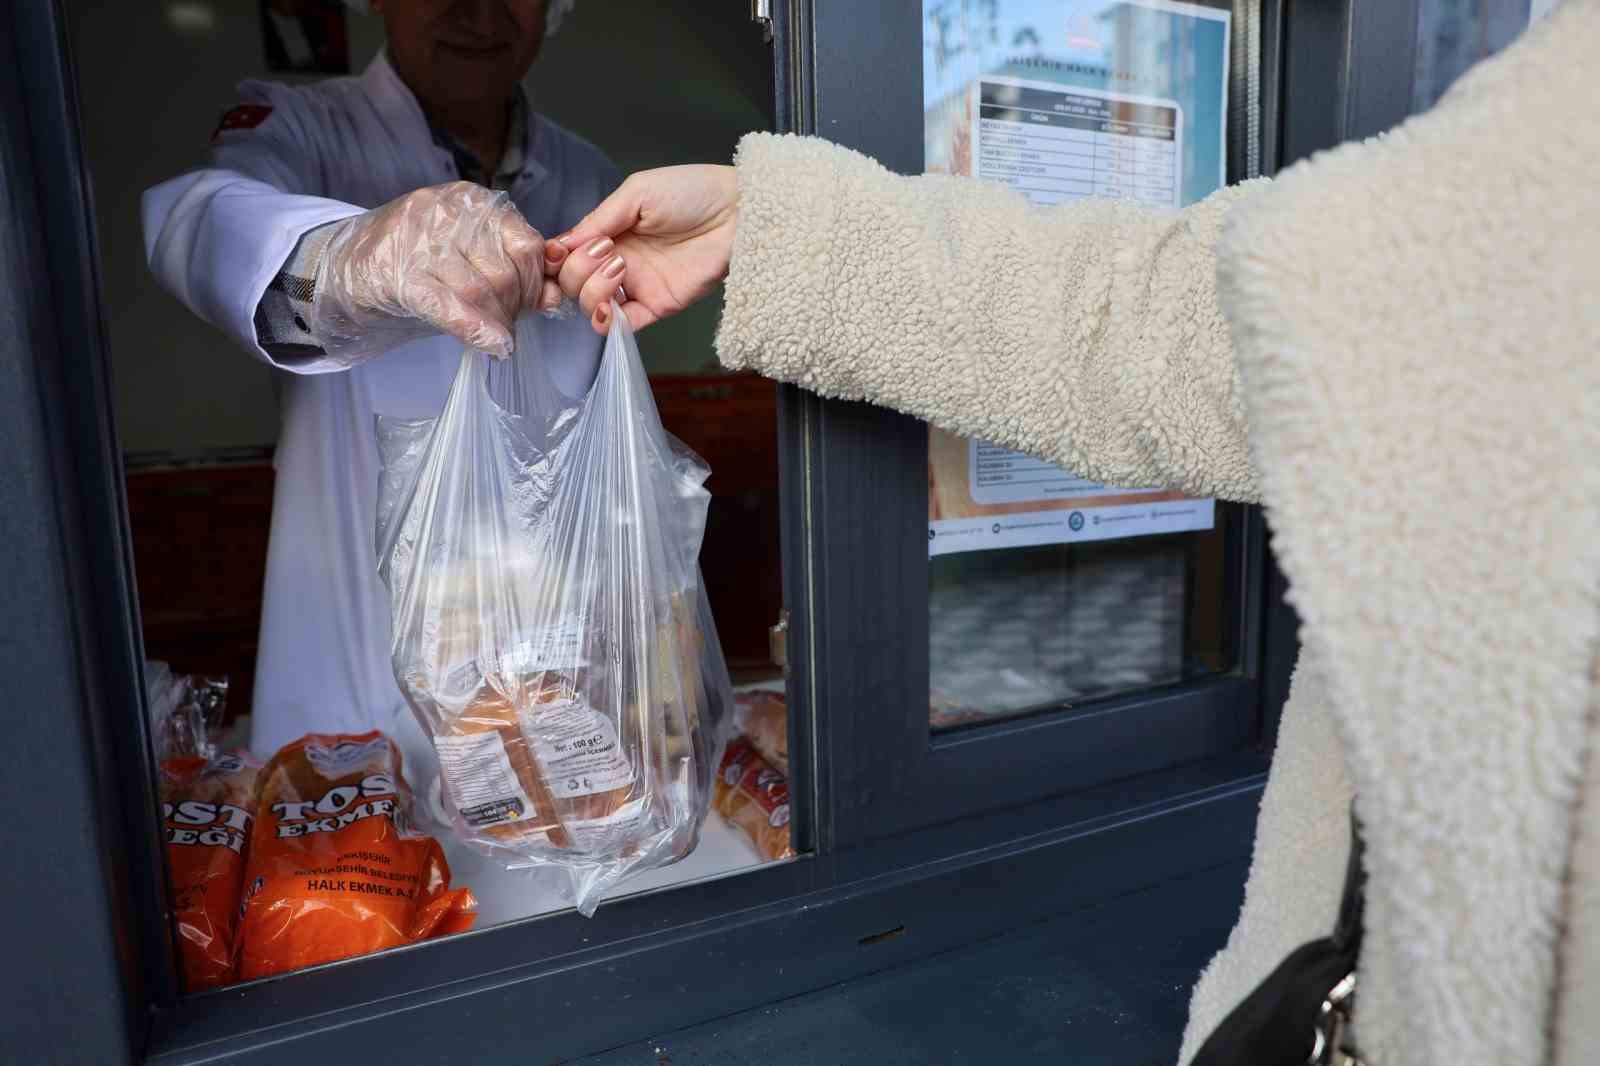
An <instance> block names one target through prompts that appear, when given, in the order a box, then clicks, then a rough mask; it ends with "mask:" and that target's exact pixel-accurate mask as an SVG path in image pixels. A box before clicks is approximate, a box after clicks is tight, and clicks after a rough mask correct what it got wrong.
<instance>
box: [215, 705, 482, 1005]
mask: <svg viewBox="0 0 1600 1066" xmlns="http://www.w3.org/2000/svg"><path fill="white" fill-rule="evenodd" d="M411 812H412V799H411V791H410V789H409V788H408V787H407V785H406V781H405V777H404V775H403V773H402V767H401V761H400V751H399V749H398V748H397V747H396V746H395V745H394V743H393V742H392V741H391V740H390V739H389V738H388V737H386V736H384V735H383V734H382V733H378V732H372V733H363V734H360V735H355V736H350V735H342V734H329V735H324V734H311V735H309V736H305V737H301V738H300V739H299V740H297V741H295V742H293V743H291V744H288V745H286V746H285V747H284V748H282V749H281V750H279V752H278V753H277V754H276V755H274V756H273V757H272V759H271V761H269V762H268V763H267V764H266V766H265V767H263V768H262V770H261V773H260V775H259V778H258V789H257V805H256V819H255V828H254V832H253V834H252V837H251V843H250V854H249V861H248V863H247V865H246V875H245V890H244V898H243V902H242V904H241V909H240V918H239V929H238V942H239V978H240V980H249V979H252V978H256V977H265V976H268V975H270V974H275V973H282V972H284V971H286V970H294V969H298V968H300V967H302V966H314V965H317V964H318V963H324V962H332V961H333V960H335V959H342V958H346V957H348V956H352V955H360V954H364V953H366V952H369V951H382V950H383V949H385V948H391V947H396V946H398V945H401V944H409V943H412V942H414V941H417V940H424V939H427V938H429V937H434V936H444V935H447V934H449V933H455V932H460V931H462V930H464V929H467V928H468V927H470V926H471V924H472V920H473V916H474V911H475V909H476V907H477V903H476V901H475V900H474V899H473V897H472V893H471V892H469V891H467V890H466V889H465V888H454V889H452V888H451V887H450V866H449V864H448V863H447V862H446V861H445V857H444V853H443V851H441V850H440V847H439V842H438V841H436V840H434V839H433V838H432V837H430V836H427V835H425V834H423V833H421V832H419V831H417V829H416V828H415V827H414V826H413V823H412V814H411Z"/></svg>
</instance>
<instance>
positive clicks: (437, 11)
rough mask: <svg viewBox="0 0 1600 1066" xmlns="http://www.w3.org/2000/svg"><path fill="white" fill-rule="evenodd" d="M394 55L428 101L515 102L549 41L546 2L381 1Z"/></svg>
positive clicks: (407, 78) (416, 90)
mask: <svg viewBox="0 0 1600 1066" xmlns="http://www.w3.org/2000/svg"><path fill="white" fill-rule="evenodd" d="M373 9H374V10H376V11H377V12H378V13H379V14H381V15H382V16H383V22H384V29H385V31H386V32H387V34H388V38H389V56H390V58H391V59H392V60H393V62H394V66H395V69H396V70H398V71H399V72H400V76H401V77H402V78H404V79H405V81H406V84H407V85H409V86H410V87H411V91H412V92H414V93H416V94H417V96H418V97H420V98H421V99H422V100H423V102H424V103H428V102H436V103H438V104H447V103H449V104H463V103H473V102H482V103H498V102H500V101H502V100H507V99H509V98H510V97H511V94H512V92H513V91H514V89H515V87H516V84H517V83H518V82H519V81H521V80H522V76H523V75H524V74H526V73H527V72H528V68H529V67H530V66H532V65H533V60H534V57H535V56H537V55H538V54H539V46H540V45H541V44H543V43H544V9H545V0H375V2H374V3H373Z"/></svg>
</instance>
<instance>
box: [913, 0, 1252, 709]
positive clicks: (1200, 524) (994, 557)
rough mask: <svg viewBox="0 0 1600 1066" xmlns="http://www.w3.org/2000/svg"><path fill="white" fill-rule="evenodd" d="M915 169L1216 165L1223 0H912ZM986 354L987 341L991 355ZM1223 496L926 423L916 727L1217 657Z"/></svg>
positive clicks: (1209, 665) (1012, 181) (1010, 179)
mask: <svg viewBox="0 0 1600 1066" xmlns="http://www.w3.org/2000/svg"><path fill="white" fill-rule="evenodd" d="M923 15H924V23H923V105H924V123H925V124H924V134H925V136H924V152H925V163H926V168H927V169H928V170H929V171H932V172H942V173H951V174H957V175H963V176H967V177H972V178H976V179H979V180H984V181H996V182H1000V183H1002V184H1005V185H1009V186H1011V187H1012V188H1015V189H1017V190H1018V191H1020V192H1022V193H1024V194H1025V195H1026V196H1027V197H1028V198H1029V199H1030V200H1031V201H1032V202H1034V203H1036V204H1039V205H1042V206H1049V205H1054V204H1060V203H1066V202H1070V201H1073V200H1079V199H1084V198H1087V197H1104V198H1114V199H1132V200H1137V201H1139V202H1141V203H1148V204H1151V205H1156V206H1163V207H1169V208H1178V207H1182V206H1184V205H1186V204H1190V203H1194V202H1196V201H1198V200H1200V199H1203V198H1204V197H1205V196H1207V195H1208V194H1210V193H1211V192H1213V191H1215V190H1216V189H1218V188H1220V187H1221V186H1222V185H1223V184H1224V182H1225V181H1226V180H1227V132H1228V122H1229V108H1230V100H1229V78H1228V68H1229V63H1230V60H1231V58H1232V57H1231V56H1230V53H1229V45H1230V30H1231V19H1232V12H1231V10H1230V6H1229V5H1227V4H1215V5H1205V6H1202V5H1196V4H1172V3H1166V2H1164V0H1138V2H1127V0H1117V2H1110V0H1069V2H1065V3H1063V2H1059V0H924V2H923ZM998 354H999V353H997V355H998ZM1241 513H1242V512H1240V511H1239V510H1238V509H1236V508H1230V507H1225V506H1220V505H1218V504H1217V503H1216V502H1215V501H1212V500H1194V499H1187V498H1184V497H1182V496H1181V495H1178V494H1175V493H1169V492H1164V491H1162V490H1159V489H1153V488H1146V489H1109V488H1107V487H1106V486H1103V485H1097V484H1095V483H1093V482H1089V481H1085V480H1083V479H1081V478H1078V477H1076V476H1074V475H1073V474H1072V473H1071V472H1070V471H1064V470H1060V469H1057V468H1055V467H1053V466H1050V465H1049V464H1046V463H1043V462H1040V461H1038V460H1035V459H1031V458H1029V457H1027V456H1023V455H1019V454H1017V453H1014V452H1010V451H1008V450H1006V449H1004V448H1000V447H997V446H995V445H992V444H989V443H987V442H984V441H968V440H962V439H959V438H956V437H954V436H951V435H949V434H946V433H943V432H940V431H937V430H934V431H930V435H929V516H928V518H929V529H928V534H929V536H928V544H929V555H930V563H929V590H928V606H929V611H930V614H931V617H930V619H929V632H930V649H929V650H930V658H931V686H932V691H931V692H930V708H931V710H930V723H931V725H932V727H933V728H935V729H945V728H951V727H954V726H958V725H965V724H972V723H977V722H984V721H991V720H994V719H996V718H1002V717H1007V716H1012V715H1018V714H1025V713H1029V712H1033V711H1040V710H1047V709H1053V708H1057V707H1061V706H1063V705H1067V704H1071V703H1074V702H1077V701H1081V700H1088V699H1094V698H1098V697H1104V696H1110V695H1115V694H1118V693H1125V692H1130V691H1135V690H1139V689H1146V688H1150V687H1152V686H1157V685H1163V684H1169V683H1172V682H1176V681H1180V680H1183V679H1186V678H1191V677H1195V676H1198V675H1202V674H1206V673H1213V672H1222V671H1227V670H1230V669H1232V668H1233V666H1234V664H1235V662H1236V645H1237V640H1236V631H1237V629H1238V623H1239V619H1240V617H1241V612H1240V605H1239V602H1238V597H1237V596H1236V595H1235V594H1234V584H1236V575H1237V573H1238V568H1237V566H1236V565H1235V562H1234V557H1233V556H1231V555H1230V554H1229V553H1230V551H1237V548H1238V545H1239V543H1240V541H1239V539H1238V538H1237V537H1236V536H1234V535H1233V533H1232V530H1233V529H1234V527H1235V526H1236V524H1237V523H1238V522H1239V521H1241V517H1240V516H1241Z"/></svg>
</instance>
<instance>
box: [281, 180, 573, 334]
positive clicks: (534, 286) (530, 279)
mask: <svg viewBox="0 0 1600 1066" xmlns="http://www.w3.org/2000/svg"><path fill="white" fill-rule="evenodd" d="M336 225H337V226H338V229H337V230H336V231H335V232H334V233H333V235H332V236H331V237H330V238H329V240H328V241H327V243H326V244H325V245H324V246H323V249H322V253H321V255H320V256H319V258H318V262H317V273H316V295H315V298H314V300H313V303H312V312H311V322H310V329H311V333H312V335H313V336H315V337H316V338H317V341H318V343H319V344H320V345H321V346H322V349H323V351H325V352H327V353H328V355H330V356H332V357H334V358H335V359H339V360H341V361H343V362H346V363H349V364H354V363H356V362H359V361H360V360H362V359H365V358H368V357H370V356H373V355H377V354H379V353H380V352H385V351H388V350H389V349H390V348H393V347H395V346H397V345H400V344H404V343H405V342H407V341H410V340H415V339H417V338H418V337H425V336H428V335H430V334H434V333H448V334H450V335H451V336H453V337H456V338H458V339H459V340H460V341H461V342H462V343H463V344H466V345H467V346H468V347H471V348H476V349H478V350H479V351H482V352H487V353H488V354H490V355H493V356H497V357H499V358H505V357H506V356H509V355H510V354H511V351H512V348H513V346H514V340H513V338H514V337H515V335H516V330H515V323H516V320H517V317H518V316H519V315H520V314H522V312H523V311H525V310H526V311H533V310H540V309H542V308H545V307H553V306H555V305H556V304H558V303H559V302H560V298H561V293H560V289H559V287H557V286H556V285H555V283H554V282H553V281H547V280H546V278H545V276H544V262H543V251H544V239H543V238H542V237H540V236H539V234H538V233H536V232H535V231H534V230H533V228H532V227H530V226H529V225H528V224H527V222H525V221H523V218H522V216H521V215H520V214H519V213H518V212H517V209H516V207H515V206H513V205H512V203H511V200H510V198H509V197H507V196H506V195H505V194H504V193H500V192H491V191H489V190H488V189H485V188H483V187H482V186H480V185H474V184H472V183H471V182H466V181H457V182H451V183H450V184H448V185H434V186H430V187H428V188H425V189H418V190H417V191H416V192H411V193H407V194H406V195H404V196H401V197H399V198H397V199H394V200H391V201H389V202H388V203H386V204H384V205H383V206H382V207H379V208H375V209H373V210H371V211H368V212H366V213H365V214H361V215H356V216H354V217H353V218H349V219H346V220H344V221H343V222H340V223H337V224H336Z"/></svg>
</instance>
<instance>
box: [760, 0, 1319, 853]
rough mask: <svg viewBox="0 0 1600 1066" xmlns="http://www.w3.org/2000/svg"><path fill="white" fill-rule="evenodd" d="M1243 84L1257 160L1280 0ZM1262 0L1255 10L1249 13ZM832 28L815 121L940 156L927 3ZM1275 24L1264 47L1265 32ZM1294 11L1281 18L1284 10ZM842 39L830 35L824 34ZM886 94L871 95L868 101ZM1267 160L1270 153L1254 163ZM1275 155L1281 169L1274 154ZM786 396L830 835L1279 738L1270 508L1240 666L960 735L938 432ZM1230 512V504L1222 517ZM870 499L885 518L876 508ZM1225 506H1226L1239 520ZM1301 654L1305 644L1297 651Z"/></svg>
mask: <svg viewBox="0 0 1600 1066" xmlns="http://www.w3.org/2000/svg"><path fill="white" fill-rule="evenodd" d="M1235 10H1236V12H1239V15H1238V17H1236V18H1235V30H1236V32H1235V34H1234V41H1233V48H1234V52H1235V55H1234V56H1233V62H1232V64H1231V67H1232V70H1233V72H1234V77H1233V79H1232V85H1230V91H1231V92H1232V93H1233V94H1234V96H1235V99H1236V100H1239V101H1241V102H1242V101H1244V100H1245V99H1246V98H1247V94H1248V92H1249V89H1250V87H1251V85H1256V86H1259V87H1261V91H1262V98H1261V102H1260V109H1261V113H1260V114H1259V119H1260V121H1259V125H1258V126H1257V127H1256V133H1257V136H1256V137H1255V138H1250V137H1248V136H1247V135H1246V134H1247V132H1248V131H1247V130H1240V129H1238V128H1237V127H1238V125H1239V124H1237V123H1236V124H1235V126H1234V128H1232V129H1230V140H1229V157H1230V158H1229V171H1230V174H1239V175H1240V176H1244V175H1245V173H1246V172H1247V171H1248V170H1249V169H1251V168H1252V166H1253V165H1259V164H1260V161H1262V160H1263V158H1264V157H1263V156H1262V154H1261V142H1262V137H1261V132H1262V131H1265V130H1269V129H1275V128H1276V125H1277V114H1276V112H1277V107H1276V103H1277V101H1276V97H1272V96H1267V95H1266V86H1265V84H1264V82H1265V80H1266V79H1263V78H1262V76H1261V72H1262V71H1265V70H1272V71H1276V69H1277V63H1278V53H1277V48H1276V42H1275V40H1274V39H1272V38H1270V37H1268V36H1266V34H1265V33H1264V32H1263V31H1264V29H1265V27H1264V26H1262V24H1261V16H1262V13H1263V11H1264V10H1267V11H1270V12H1271V13H1272V17H1273V18H1274V19H1275V18H1276V13H1277V5H1276V4H1266V5H1264V6H1263V5H1259V4H1255V3H1242V4H1236V5H1235ZM1246 11H1248V14H1249V18H1248V19H1247V18H1246V16H1245V13H1244V12H1246ZM808 13H809V15H810V17H811V18H812V19H813V23H812V29H811V32H812V34H813V39H814V40H816V41H817V42H819V43H818V45H817V46H816V47H815V48H814V49H813V50H812V51H811V52H810V53H809V54H807V55H804V56H803V57H801V58H802V62H801V63H800V64H798V65H797V75H796V76H797V77H799V78H803V79H809V89H808V90H807V91H803V92H802V93H800V94H799V95H800V98H801V99H803V100H805V101H806V102H807V103H808V104H809V113H808V114H802V116H801V122H800V124H799V128H800V130H801V131H802V132H822V133H824V134H825V135H826V136H827V138H828V139H829V140H831V141H835V142H837V143H840V144H843V145H846V146H848V147H851V148H855V149H857V150H859V151H862V152H864V153H866V154H868V155H871V156H873V157H875V158H876V159H877V160H878V161H879V162H881V163H883V164H884V165H885V166H887V167H888V168H889V169H891V170H894V171H897V172H900V173H905V174H920V173H921V172H922V170H923V131H922V113H923V110H922V82H921V64H920V62H916V63H908V62H907V61H906V57H907V53H908V50H909V49H910V48H911V47H912V46H911V44H910V43H909V42H911V41H914V42H915V48H916V52H917V54H918V55H919V56H920V52H921V47H922V30H923V27H922V3H921V0H880V2H877V3H873V4H870V5H861V4H857V3H851V2H849V0H816V2H815V3H813V4H812V5H810V10H809V12H808ZM1252 25H1256V26H1262V29H1261V30H1258V33H1261V36H1259V37H1258V40H1259V42H1260V46H1261V47H1260V48H1259V52H1258V55H1257V61H1256V62H1251V61H1250V58H1251V57H1250V50H1249V49H1247V48H1246V47H1245V45H1246V44H1247V38H1246V31H1247V30H1248V28H1249V27H1250V26H1252ZM1274 25H1275V23H1274ZM824 42H825V43H824ZM868 99H870V100H873V101H874V106H873V107H872V108H870V109H865V108H861V107H859V106H857V102H858V101H860V100H868ZM1252 159H1253V160H1255V161H1256V164H1252V163H1251V160H1252ZM1264 169H1265V170H1266V171H1267V172H1270V170H1271V166H1270V164H1266V165H1265V167H1264ZM785 397H786V399H787V400H788V402H789V404H790V406H791V407H792V408H793V409H794V411H795V413H796V415H797V417H798V418H799V420H800V423H801V427H800V430H799V433H800V434H801V435H802V436H803V438H804V440H805V441H806V442H807V444H808V446H809V450H808V451H807V452H806V459H807V464H806V465H805V466H804V467H803V468H801V469H802V470H803V476H805V477H806V478H807V483H806V485H805V490H804V495H805V503H806V506H807V508H808V513H807V514H806V516H805V517H806V521H805V522H804V523H803V528H805V529H808V530H810V538H809V541H808V543H807V544H806V546H805V560H806V562H807V563H808V565H809V566H810V567H811V571H812V572H811V579H810V581H809V583H808V585H807V588H808V589H809V590H810V595H811V597H812V598H811V599H809V600H800V601H793V600H792V601H791V608H790V610H791V619H790V627H791V633H795V632H799V633H800V634H801V642H800V644H801V646H802V647H804V648H805V649H806V651H807V655H806V656H805V658H804V660H803V661H804V662H805V664H806V671H807V676H806V677H805V678H804V683H805V685H806V686H807V690H808V691H810V692H812V693H814V694H815V701H816V703H817V704H818V705H819V706H829V707H847V708H851V709H853V711H854V713H851V714H836V715H831V716H829V719H828V727H827V730H828V733H827V736H826V737H824V738H821V743H820V745H819V748H818V751H819V752H821V753H825V758H824V759H823V762H824V763H825V765H827V766H828V767H829V770H828V773H829V776H830V779H831V782H832V787H833V796H834V804H833V805H832V808H831V814H830V822H831V824H830V825H829V827H828V829H827V833H828V839H830V840H832V841H833V842H835V843H836V844H838V845H840V846H854V845H858V844H863V843H866V842H868V841H872V840H881V839H885V838H888V837H893V836H895V835H897V834H899V833H903V832H907V831H909V830H912V829H917V828H922V827H926V826H931V825H939V824H943V823H947V822H952V821H955V820H958V819H960V818H963V817H967V816H970V815H973V814H978V813H981V812H984V811H990V810H998V809H1002V808H1005V807H1008V806H1015V805H1018V804H1025V803H1030V802H1034V801H1036V800H1039V799H1042V798H1045V797H1048V796H1052V795H1059V794H1062V793H1065V792H1070V791H1072V790H1074V789H1082V788H1089V787H1093V786H1096V785H1100V784H1104V783H1106V782H1109V781H1114V780H1119V779H1123V778H1127V777H1131V776H1134V775H1138V774H1147V773H1156V772H1160V771H1164V770H1170V769H1172V768H1174V767H1178V766H1182V765H1185V764H1187V763H1192V762H1199V761H1203V760H1206V759H1210V758H1217V757H1223V756H1227V755H1233V754H1240V753H1251V752H1259V751H1260V750H1262V747H1261V741H1262V740H1263V738H1266V737H1270V736H1271V735H1272V734H1274V733H1275V731H1276V715H1277V713H1278V708H1279V707H1280V706H1281V701H1279V702H1273V701H1274V700H1275V699H1276V698H1277V696H1278V694H1280V693H1281V692H1282V691H1283V690H1285V689H1286V687H1287V672H1288V670H1289V669H1290V668H1291V666H1292V649H1290V648H1281V647H1278V646H1276V645H1273V646H1271V647H1269V646H1268V645H1267V643H1266V641H1265V633H1266V623H1267V621H1268V619H1269V617H1272V615H1271V614H1269V612H1270V611H1271V610H1273V609H1274V608H1275V606H1276V605H1275V604H1273V603H1269V602H1268V601H1266V600H1265V599H1264V597H1263V592H1264V590H1266V589H1267V588H1268V587H1269V586H1268V584H1267V580H1266V579H1267V558H1266V556H1267V553H1266V551H1265V547H1264V545H1265V527H1264V524H1263V522H1262V520H1261V516H1260V511H1259V509H1258V508H1248V509H1246V513H1245V514H1244V516H1243V518H1242V519H1236V520H1234V521H1232V522H1231V523H1229V524H1228V525H1227V526H1226V527H1225V528H1226V529H1227V532H1226V533H1225V534H1224V535H1226V536H1228V537H1229V540H1230V543H1229V544H1228V552H1229V564H1230V565H1229V567H1228V572H1229V573H1230V574H1232V575H1234V576H1235V577H1236V578H1237V581H1236V585H1235V588H1234V589H1232V590H1230V592H1231V593H1232V594H1234V595H1236V596H1237V601H1236V602H1237V603H1238V604H1239V605H1240V616H1239V617H1238V618H1236V619H1230V620H1229V624H1230V625H1233V624H1235V623H1237V624H1238V625H1239V632H1238V637H1239V639H1238V647H1239V650H1240V655H1239V660H1240V661H1239V664H1238V668H1237V671H1236V672H1235V673H1233V674H1231V675H1228V676H1221V677H1210V678H1202V679H1197V680H1193V681H1185V682H1180V683H1176V684H1171V685H1164V686H1160V687H1158V688H1153V689H1148V690H1144V691H1139V692H1135V693H1130V694H1125V695H1117V696H1113V697H1110V698H1106V699H1100V700H1094V701H1086V702H1084V703H1082V704H1079V705H1077V706H1074V707H1071V708H1061V709H1057V710H1054V711H1048V712H1045V713H1040V714H1034V715H1030V716H1026V717H1020V718H1013V719H1009V720H1003V721H998V722H995V723H993V724H985V725H980V726H975V727H966V728H962V729H960V730H955V731H950V732H938V733H936V732H933V731H931V730H930V729H929V724H928V701H929V679H930V669H929V646H928V627H929V612H928V589H929V584H928V576H929V563H928V558H927V553H926V551H925V550H922V546H923V545H924V544H925V543H926V537H927V529H928V524H927V523H928V480H927V469H928V442H927V440H928V434H927V427H926V425H925V424H924V423H923V422H921V421H919V420H917V419H914V418H910V417H908V416H905V415H900V414H896V413H894V412H891V411H888V410H885V409H883V408H878V407H873V406H870V405H867V404H862V403H844V402H839V401H824V400H818V399H815V398H813V397H809V396H807V395H805V394H802V393H800V391H799V390H795V389H787V390H785ZM1220 513H1221V509H1220V506H1219V514H1220ZM863 516H869V517H867V518H865V519H864V518H863ZM1221 525H1222V523H1220V522H1219V526H1221ZM1285 652H1289V653H1291V654H1284V653H1285Z"/></svg>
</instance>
